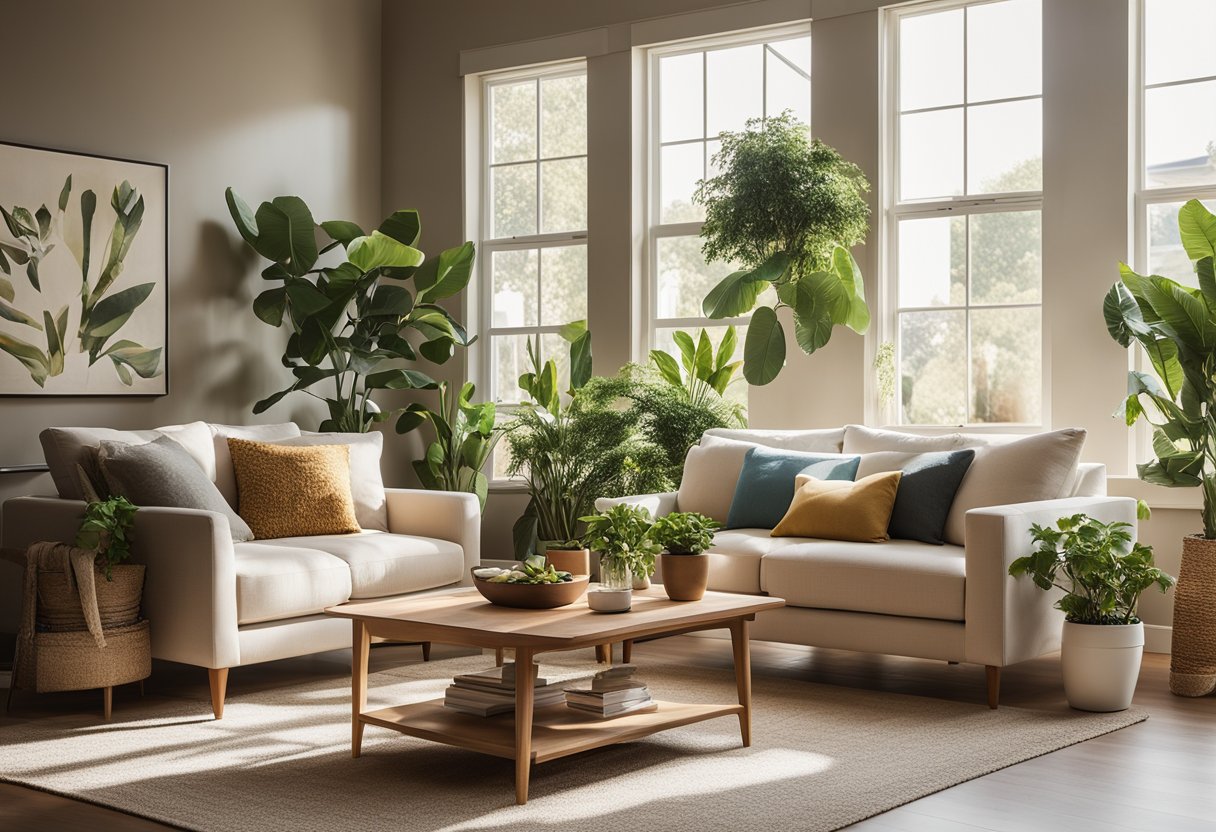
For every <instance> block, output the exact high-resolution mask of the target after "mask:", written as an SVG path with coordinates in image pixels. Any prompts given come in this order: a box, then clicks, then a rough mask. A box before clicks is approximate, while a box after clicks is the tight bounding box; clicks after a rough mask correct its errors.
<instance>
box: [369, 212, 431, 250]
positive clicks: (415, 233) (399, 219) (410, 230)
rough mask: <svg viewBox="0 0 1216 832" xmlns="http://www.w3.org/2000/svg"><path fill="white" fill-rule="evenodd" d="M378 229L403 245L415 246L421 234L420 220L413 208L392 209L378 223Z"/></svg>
mask: <svg viewBox="0 0 1216 832" xmlns="http://www.w3.org/2000/svg"><path fill="white" fill-rule="evenodd" d="M379 231H380V233H381V234H383V235H385V236H386V237H392V238H393V239H394V240H396V241H397V242H399V243H401V244H403V245H407V246H411V247H415V246H417V245H418V238H419V237H420V236H421V235H422V220H421V219H420V218H419V216H418V212H417V211H415V210H414V209H413V208H407V209H405V210H402V211H394V212H393V213H392V215H391V216H390V217H389V218H388V219H386V220H385V221H384V222H382V223H380V228H379Z"/></svg>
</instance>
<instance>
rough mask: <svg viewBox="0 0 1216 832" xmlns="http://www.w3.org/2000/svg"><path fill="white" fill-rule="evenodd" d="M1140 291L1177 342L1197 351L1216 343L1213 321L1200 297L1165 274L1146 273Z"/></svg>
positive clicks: (1202, 350) (1164, 327)
mask: <svg viewBox="0 0 1216 832" xmlns="http://www.w3.org/2000/svg"><path fill="white" fill-rule="evenodd" d="M1144 291H1145V296H1146V298H1147V299H1148V302H1149V303H1150V304H1151V305H1152V307H1153V310H1154V311H1155V312H1156V313H1157V314H1158V315H1159V316H1160V317H1161V321H1160V326H1161V328H1162V329H1163V330H1165V331H1166V333H1167V334H1169V335H1170V336H1171V337H1173V338H1174V339H1175V340H1177V341H1179V342H1180V344H1181V346H1184V347H1186V348H1187V349H1190V350H1193V351H1195V352H1198V353H1205V352H1208V351H1209V350H1211V349H1212V348H1213V347H1216V323H1213V321H1212V318H1211V315H1210V313H1209V311H1208V308H1207V305H1206V304H1205V303H1204V302H1203V301H1201V300H1200V299H1199V298H1197V297H1195V296H1194V295H1193V294H1191V293H1190V292H1188V291H1187V290H1186V289H1185V288H1183V287H1182V286H1180V285H1178V284H1177V283H1175V282H1174V281H1172V280H1170V279H1169V278H1166V277H1150V278H1149V279H1148V283H1147V284H1146V285H1145V288H1144Z"/></svg>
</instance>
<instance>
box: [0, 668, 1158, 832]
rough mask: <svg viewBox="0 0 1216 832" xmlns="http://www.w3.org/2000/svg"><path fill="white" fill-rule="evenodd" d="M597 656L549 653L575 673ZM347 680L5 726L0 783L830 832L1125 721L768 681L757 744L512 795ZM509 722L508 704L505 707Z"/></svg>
mask: <svg viewBox="0 0 1216 832" xmlns="http://www.w3.org/2000/svg"><path fill="white" fill-rule="evenodd" d="M491 665H492V660H487V659H486V658H483V657H468V658H458V659H448V660H445V661H439V662H431V663H429V664H417V665H408V666H404V667H400V668H396V669H392V670H386V671H381V672H379V673H376V674H374V675H373V676H372V677H371V680H370V692H369V702H368V704H369V707H371V708H376V707H384V706H388V705H398V704H404V703H407V702H413V701H421V700H425V699H430V698H434V697H437V696H440V695H442V693H443V689H444V687H445V686H446V684H447V681H448V680H449V679H450V678H451V677H452V676H453V675H455V674H458V673H466V672H470V671H474V670H479V669H483V668H486V667H488V666H491ZM593 670H594V666H588V665H571V664H568V665H562V666H555V667H546V666H543V667H542V672H543V673H546V674H548V675H553V674H560V675H561V676H562V678H576V677H579V676H583V675H586V674H587V673H588V672H591V671H593ZM638 674H639V677H640V678H642V679H644V680H645V681H646V682H647V683H648V684H649V685H650V687H651V689H652V691H653V692H654V693H655V694H656V695H657V696H660V697H663V696H665V697H668V698H670V699H673V700H676V701H679V700H684V701H703V702H733V701H736V700H735V688H734V681H733V677H732V675H731V674H729V673H728V672H723V671H713V670H708V669H706V670H701V669H697V670H690V669H680V668H676V667H672V666H670V665H666V664H658V663H647V662H646V661H645V660H643V661H641V662H639V670H638ZM348 685H349V683H348V680H347V679H344V678H328V679H326V680H324V681H318V682H314V683H310V684H307V685H297V686H294V687H289V688H285V689H278V690H271V691H264V692H259V693H256V694H252V695H241V694H240V692H239V689H234V690H233V695H232V696H230V698H229V700H228V703H227V706H226V708H225V711H224V719H223V720H221V721H218V722H217V721H212V720H210V719H207V718H205V717H204V713H205V706H204V705H203V704H199V703H181V704H178V703H163V704H149V705H145V706H142V707H139V706H137V707H134V708H127V707H124V708H123V709H122V710H121V711H115V714H114V717H115V721H114V722H113V723H110V724H98V723H97V721H96V719H95V718H89V717H86V716H73V717H67V716H65V717H52V718H47V719H42V720H35V721H33V722H31V723H23V724H18V725H15V726H10V727H5V728H0V779H2V780H7V781H10V782H14V783H21V784H25V785H29V786H33V787H35V788H39V789H44V790H47V791H50V792H55V793H58V794H63V795H68V796H70V797H75V798H78V799H83V800H87V801H91V802H95V803H99V804H102V805H105V806H111V807H114V808H117V809H120V810H123V811H126V812H129V813H132V814H137V815H142V816H144V817H148V818H152V819H154V820H158V821H161V822H165V823H170V824H174V825H177V826H181V827H184V828H187V829H194V830H207V831H208V832H211V830H216V832H227V830H233V832H236V830H240V831H241V832H244V830H250V829H257V830H278V829H283V830H288V829H290V830H297V832H312V830H317V832H333V830H335V829H360V830H373V831H374V832H378V831H379V830H402V829H409V830H415V831H416V832H441V831H442V832H449V831H450V832H456V830H491V829H494V830H536V829H546V830H557V829H578V830H596V832H610V830H630V832H636V830H673V831H678V832H683V830H688V832H705V830H729V831H730V832H737V830H740V829H755V828H760V827H762V826H766V825H767V826H769V828H772V829H782V830H787V829H788V830H794V829H797V830H808V831H810V830H833V829H839V828H841V827H844V826H847V825H849V824H850V823H854V822H856V821H859V820H862V819H864V818H866V817H869V816H872V815H875V814H878V813H880V812H883V811H886V810H887V809H891V808H893V807H895V806H898V805H901V804H903V803H907V802H909V801H911V800H915V799H917V798H919V797H923V796H924V795H927V794H931V793H933V792H936V791H939V790H941V789H944V788H947V787H949V786H952V785H955V784H957V783H961V782H963V781H965V780H969V779H971V778H974V777H978V776H980V775H983V774H986V773H988V772H992V771H996V770H997V769H1000V768H1004V767H1006V766H1010V765H1013V764H1015V763H1018V762H1020V761H1022V760H1027V759H1030V758H1032V757H1036V756H1039V755H1041V754H1046V753H1047V752H1050V751H1054V750H1056V749H1059V748H1063V747H1065V746H1068V745H1072V744H1074V743H1078V742H1083V741H1085V740H1087V739H1092V738H1093V737H1097V736H1100V735H1102V734H1106V733H1109V732H1111V731H1115V730H1118V729H1120V728H1124V727H1126V726H1128V725H1132V724H1134V723H1136V722H1140V721H1141V720H1143V719H1144V718H1145V716H1144V714H1143V713H1142V712H1138V711H1127V712H1123V713H1117V714H1082V713H1079V712H1076V711H1069V710H1068V709H1066V708H1064V707H1063V706H1061V707H1060V708H1059V709H1058V710H1050V711H1044V710H1027V709H1019V708H1009V707H1002V708H1001V709H999V710H996V711H992V710H989V709H988V708H987V707H984V706H983V705H982V704H970V703H960V702H949V701H944V700H939V699H932V698H928V697H916V696H904V695H900V694H887V693H878V692H872V691H865V690H855V689H850V688H841V687H833V686H828V685H821V684H811V683H806V682H800V681H796V680H789V679H777V678H770V677H764V676H757V677H756V678H755V679H754V683H753V685H754V693H753V696H754V699H753V705H754V712H753V713H754V717H753V729H752V747H751V748H742V747H740V743H739V724H738V721H737V719H736V718H735V717H733V716H732V717H726V718H722V719H716V720H711V721H708V722H702V723H698V724H695V725H690V726H686V727H683V728H677V729H673V730H670V731H666V732H663V733H660V734H656V735H654V736H652V737H649V738H647V739H644V740H641V741H638V742H634V743H629V744H625V745H617V746H611V747H608V748H603V749H599V750H595V751H590V752H587V753H584V754H581V755H576V756H573V757H566V758H563V759H560V760H554V761H551V762H548V763H545V764H543V765H539V766H536V767H535V769H534V770H533V775H532V784H531V799H530V801H529V802H528V804H527V805H525V806H516V805H514V785H513V784H514V768H513V766H514V764H513V763H511V762H510V761H508V760H503V759H498V758H494V757H488V756H483V755H480V754H475V753H473V752H469V751H464V750H461V749H455V748H450V747H447V746H442V745H436V744H433V743H428V742H424V741H422V740H417V739H413V738H411V737H405V736H402V735H400V734H397V733H396V732H393V731H389V730H386V729H380V728H376V727H374V726H368V728H367V729H366V737H365V740H364V746H363V757H362V758H361V759H358V760H354V759H351V756H350V689H349V686H348ZM507 718H509V717H507Z"/></svg>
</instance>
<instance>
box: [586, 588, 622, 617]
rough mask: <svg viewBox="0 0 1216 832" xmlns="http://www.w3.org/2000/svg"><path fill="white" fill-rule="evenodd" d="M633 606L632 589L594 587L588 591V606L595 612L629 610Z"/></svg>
mask: <svg viewBox="0 0 1216 832" xmlns="http://www.w3.org/2000/svg"><path fill="white" fill-rule="evenodd" d="M632 606H633V590H632V589H593V590H591V591H590V592H588V593H587V607H588V608H589V609H592V610H594V611H595V612H629V610H630V608H631V607H632Z"/></svg>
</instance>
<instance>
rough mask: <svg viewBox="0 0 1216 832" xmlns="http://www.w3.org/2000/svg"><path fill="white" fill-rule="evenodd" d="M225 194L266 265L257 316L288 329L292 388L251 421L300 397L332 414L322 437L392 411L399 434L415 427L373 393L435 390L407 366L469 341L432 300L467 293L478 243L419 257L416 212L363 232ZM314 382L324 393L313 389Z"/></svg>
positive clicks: (300, 210)
mask: <svg viewBox="0 0 1216 832" xmlns="http://www.w3.org/2000/svg"><path fill="white" fill-rule="evenodd" d="M226 198H227V202H228V210H229V212H230V213H231V215H232V221H233V222H234V223H235V224H236V228H237V230H238V231H239V232H240V234H241V236H242V237H243V238H244V239H245V241H246V242H247V243H249V245H250V246H251V247H252V248H253V250H254V251H256V252H257V253H258V254H260V255H261V256H262V257H265V258H266V259H267V260H269V261H270V265H269V266H267V267H266V268H265V269H264V270H263V271H262V277H263V278H264V279H266V280H267V281H269V282H270V284H271V288H269V289H267V290H265V291H264V292H262V293H260V294H259V295H258V296H257V297H256V298H255V299H254V301H253V311H254V313H255V314H256V315H257V316H258V318H260V319H261V320H262V321H264V322H265V323H267V324H269V325H271V326H275V327H282V326H286V327H288V328H289V329H290V332H291V335H290V336H289V338H288V340H287V346H286V349H285V351H284V353H283V365H284V366H286V367H288V368H289V369H290V370H291V372H292V375H294V376H295V381H294V383H292V384H291V385H289V386H288V387H286V388H285V389H283V390H280V391H279V392H277V393H275V394H273V395H271V396H269V397H267V398H265V399H263V400H262V401H260V402H258V403H257V404H256V405H255V406H254V413H261V412H263V411H265V410H267V409H269V408H270V407H272V406H273V405H275V404H276V403H278V402H279V401H280V400H282V399H283V398H284V397H285V396H287V395H288V394H290V393H293V392H296V391H303V392H305V393H307V394H309V395H311V396H314V397H316V398H318V399H321V400H322V401H324V402H325V404H326V406H327V407H328V409H329V418H327V419H326V420H324V421H323V422H322V423H321V426H320V429H321V430H322V431H331V430H332V431H346V432H364V431H367V430H370V429H371V427H372V426H373V425H374V424H375V423H377V422H384V421H387V420H388V419H390V418H392V417H393V416H395V415H398V414H401V415H402V419H404V421H403V422H401V423H400V427H402V428H403V429H404V430H410V429H413V428H415V427H417V426H418V425H419V424H421V422H422V420H421V419H419V418H418V414H417V413H416V412H413V411H406V412H404V413H403V412H402V411H401V410H394V411H383V410H381V409H380V407H379V406H378V405H376V404H375V403H374V402H373V401H372V396H373V395H374V394H375V393H376V392H377V391H381V390H407V389H424V390H433V389H436V387H437V386H438V385H437V383H436V382H435V380H434V379H433V378H431V377H430V376H429V375H427V374H426V373H424V372H422V371H420V370H417V369H414V368H413V367H410V366H406V365H409V364H412V363H414V362H415V361H417V360H418V358H419V356H420V355H421V357H422V358H424V359H426V360H428V361H431V362H433V363H436V364H442V363H444V362H445V361H447V360H448V359H449V358H451V357H452V355H453V352H454V349H455V347H457V346H461V347H463V346H468V345H469V344H470V343H472V341H473V339H471V338H469V337H468V335H467V334H466V332H465V329H464V327H463V326H461V324H460V323H459V322H458V321H456V319H454V318H453V317H452V316H451V314H449V313H448V311H447V310H446V309H444V307H443V306H442V305H440V304H439V303H438V301H441V300H443V299H445V298H449V297H452V296H453V295H456V294H458V293H459V292H461V291H463V290H464V288H465V286H467V285H468V282H469V279H470V277H471V276H472V271H473V257H474V252H473V244H472V243H465V244H464V245H462V246H457V247H455V248H450V249H447V250H445V251H442V252H440V253H439V254H438V255H435V256H432V257H426V255H424V254H423V252H422V251H421V250H419V249H418V248H417V245H418V238H419V236H420V233H421V229H422V225H421V222H420V220H419V217H418V212H417V211H413V210H404V211H395V212H394V213H393V214H392V215H391V216H389V217H388V218H387V219H385V220H384V221H383V222H382V223H380V226H379V227H378V228H376V229H375V230H373V231H372V232H371V233H367V232H365V231H364V230H363V229H362V228H360V227H359V226H358V225H356V224H355V223H353V222H349V221H347V220H329V221H326V222H322V223H317V222H315V221H314V220H313V215H312V212H311V211H310V210H309V208H308V206H307V205H306V204H305V203H304V201H303V200H302V199H300V198H299V197H295V196H279V197H275V198H274V199H272V200H271V201H269V202H263V203H262V204H261V205H260V206H258V209H257V211H253V210H251V209H250V207H249V206H248V205H247V204H246V203H245V201H244V200H243V199H241V197H240V196H239V195H238V194H237V193H236V192H235V191H234V190H233V189H232V188H229V189H228V190H227V191H226ZM319 238H320V239H323V240H325V241H326V242H324V243H323V244H318V239H319ZM337 249H341V251H340V252H336V253H340V254H343V255H344V256H343V257H341V258H339V259H337V262H334V263H333V265H322V264H321V263H322V261H321V257H322V255H324V254H326V253H327V252H330V251H334V250H337ZM415 345H417V346H415ZM317 385H324V386H325V388H326V389H327V391H328V392H327V393H325V394H321V393H317V392H316V391H315V389H314V388H316V387H317Z"/></svg>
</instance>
